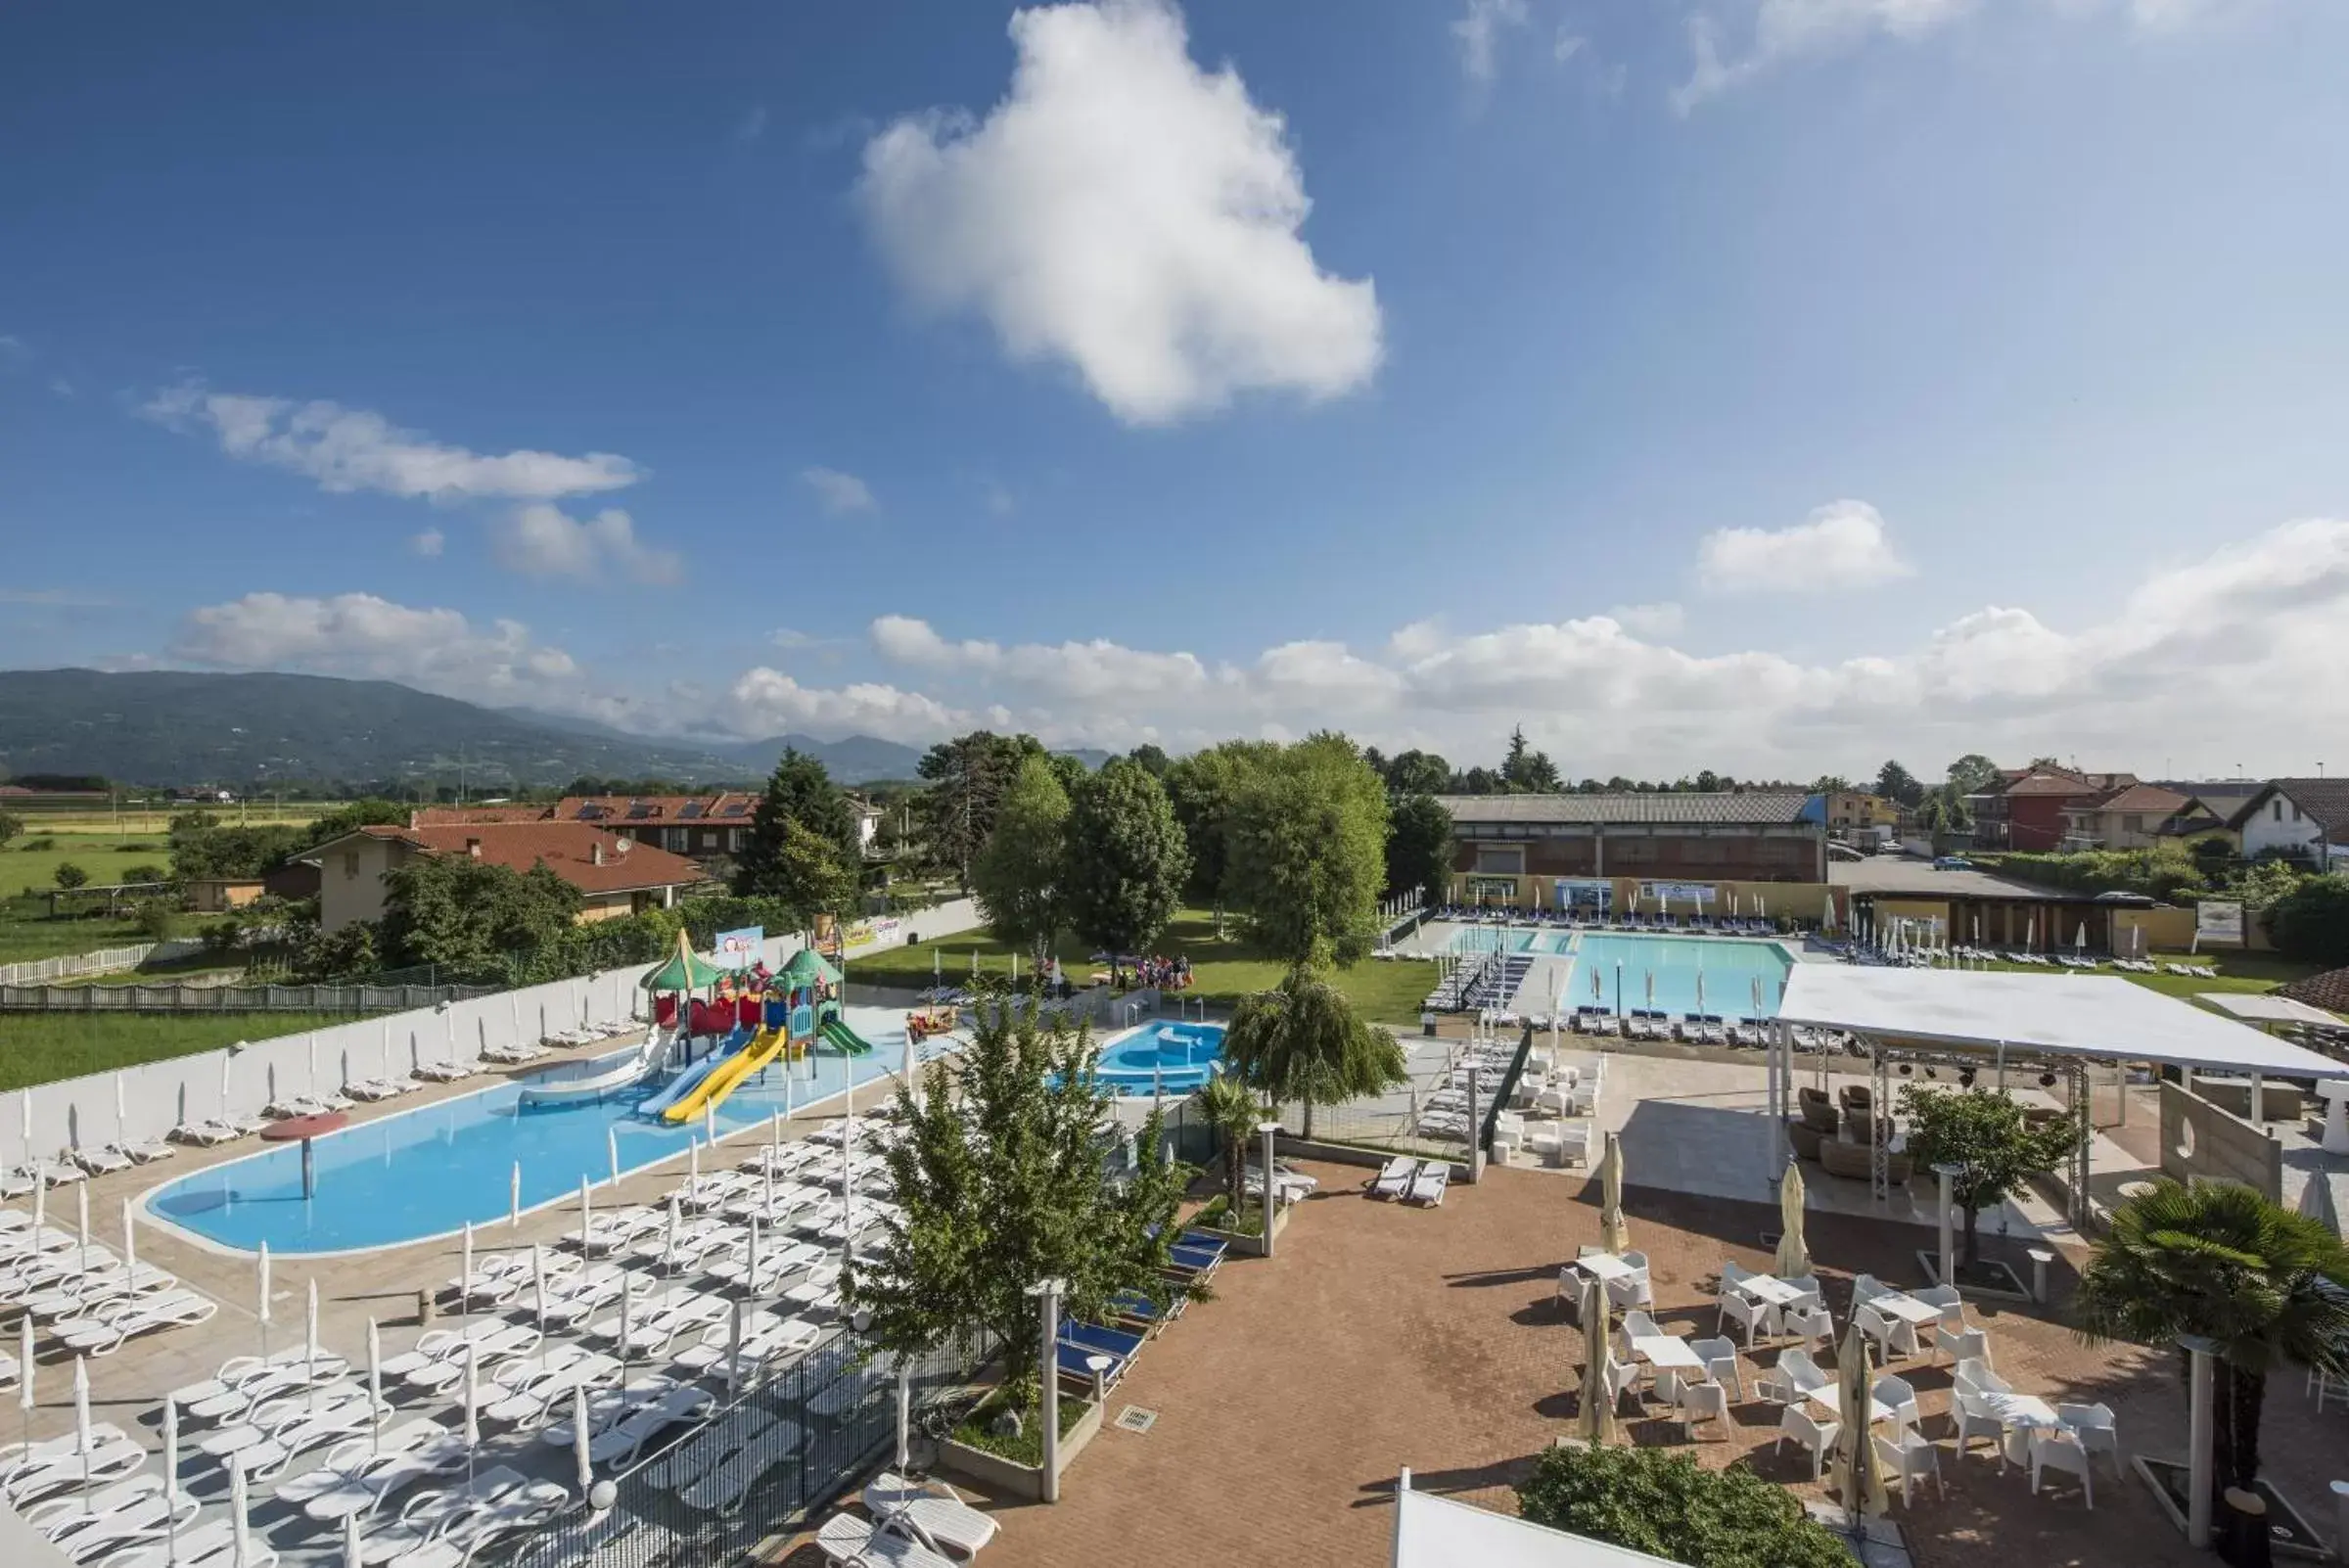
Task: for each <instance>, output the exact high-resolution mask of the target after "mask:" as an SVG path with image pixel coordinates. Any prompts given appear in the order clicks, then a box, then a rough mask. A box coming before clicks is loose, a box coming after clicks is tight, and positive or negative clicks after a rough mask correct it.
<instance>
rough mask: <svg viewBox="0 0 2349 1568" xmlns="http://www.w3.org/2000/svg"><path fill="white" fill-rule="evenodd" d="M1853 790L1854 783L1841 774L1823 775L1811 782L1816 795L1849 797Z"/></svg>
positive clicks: (1813, 792) (1812, 791) (1812, 790)
mask: <svg viewBox="0 0 2349 1568" xmlns="http://www.w3.org/2000/svg"><path fill="white" fill-rule="evenodd" d="M1851 788H1852V781H1851V780H1850V779H1848V778H1845V777H1844V776H1843V775H1842V774H1841V773H1821V774H1819V777H1817V778H1815V779H1813V780H1812V781H1811V793H1812V794H1814V795H1848V794H1850V793H1851Z"/></svg>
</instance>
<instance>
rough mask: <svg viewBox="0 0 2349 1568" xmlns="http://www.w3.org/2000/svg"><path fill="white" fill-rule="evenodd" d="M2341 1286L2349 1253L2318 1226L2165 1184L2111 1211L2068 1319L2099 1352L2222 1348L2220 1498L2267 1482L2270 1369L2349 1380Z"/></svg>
mask: <svg viewBox="0 0 2349 1568" xmlns="http://www.w3.org/2000/svg"><path fill="white" fill-rule="evenodd" d="M2341 1280H2349V1247H2344V1246H2343V1245H2342V1244H2341V1239H2340V1237H2339V1236H2337V1235H2335V1234H2333V1233H2332V1232H2331V1231H2330V1230H2328V1229H2327V1228H2326V1226H2325V1225H2324V1223H2323V1222H2319V1221H2316V1220H2311V1219H2306V1218H2304V1217H2302V1216H2300V1215H2296V1214H2293V1213H2291V1212H2290V1211H2289V1210H2286V1209H2284V1208H2283V1207H2281V1206H2280V1205H2279V1204H2274V1203H2270V1202H2269V1201H2268V1200H2267V1198H2266V1197H2265V1196H2263V1195H2262V1194H2260V1193H2258V1192H2256V1191H2254V1190H2253V1189H2251V1188H2250V1187H2246V1186H2243V1185H2241V1184H2239V1183H2237V1182H2233V1181H2198V1182H2196V1183H2195V1184H2194V1185H2193V1186H2191V1187H2185V1186H2181V1185H2179V1184H2178V1183H2177V1182H2175V1181H2170V1180H2167V1179H2164V1180H2160V1181H2156V1182H2155V1183H2154V1184H2153V1190H2152V1191H2150V1192H2148V1193H2145V1194H2143V1195H2142V1196H2140V1197H2137V1198H2133V1199H2131V1200H2130V1201H2128V1202H2126V1203H2123V1204H2122V1205H2121V1206H2120V1207H2119V1208H2117V1209H2115V1210H2114V1211H2113V1214H2112V1225H2111V1228H2110V1229H2108V1230H2107V1231H2106V1232H2105V1234H2104V1237H2103V1239H2102V1240H2100V1241H2098V1242H2097V1243H2096V1252H2095V1254H2094V1255H2093V1256H2092V1257H2091V1258H2090V1260H2089V1264H2088V1267H2087V1268H2084V1269H2082V1270H2081V1274H2080V1288H2079V1292H2078V1294H2077V1295H2076V1296H2075V1297H2074V1299H2073V1304H2072V1308H2073V1314H2074V1317H2075V1319H2076V1320H2077V1321H2078V1323H2079V1325H2080V1331H2081V1333H2082V1335H2083V1336H2084V1337H2086V1338H2088V1339H2090V1340H2091V1341H2097V1340H2107V1339H2131V1340H2136V1341H2137V1342H2139V1343H2140V1344H2144V1345H2154V1346H2165V1345H2168V1344H2171V1343H2173V1342H2174V1341H2175V1340H2177V1338H2178V1337H2179V1336H2180V1335H2189V1334H2190V1335H2200V1336H2203V1337H2205V1338H2208V1339H2212V1340H2215V1341H2217V1342H2218V1347H2219V1349H2218V1358H2219V1365H2218V1387H2217V1389H2216V1390H2215V1394H2216V1398H2215V1400H2214V1401H2213V1404H2214V1405H2215V1406H2216V1407H2217V1408H2216V1412H2215V1413H2216V1417H2217V1419H2216V1421H2215V1422H2214V1428H2215V1430H2214V1433H2213V1439H2214V1443H2213V1446H2214V1449H2215V1451H2216V1452H2215V1454H2214V1457H2215V1460H2216V1462H2215V1464H2214V1465H2213V1471H2214V1474H2213V1481H2214V1490H2217V1491H2219V1492H2222V1493H2223V1492H2224V1491H2225V1489H2227V1488H2229V1487H2242V1488H2245V1489H2248V1488H2249V1487H2251V1485H2252V1484H2253V1483H2254V1482H2255V1481H2257V1480H2258V1478H2259V1468H2260V1464H2259V1460H2260V1454H2259V1426H2260V1411H2261V1407H2262V1406H2263V1404H2264V1403H2265V1401H2266V1398H2267V1383H2268V1373H2269V1371H2270V1370H2271V1369H2272V1368H2274V1367H2276V1366H2277V1365H2279V1364H2280V1363H2282V1362H2286V1361H2289V1362H2292V1363H2295V1364H2297V1365H2301V1366H2307V1367H2311V1368H2314V1369H2317V1370H2321V1371H2325V1372H2329V1373H2330V1374H2332V1375H2333V1376H2335V1377H2343V1376H2349V1289H2344V1288H2343V1286H2342V1285H2341V1284H2339V1283H2338V1281H2341ZM2181 1354H2183V1352H2181ZM2221 1516H2222V1517H2224V1516H2225V1510H2224V1509H2222V1513H2221Z"/></svg>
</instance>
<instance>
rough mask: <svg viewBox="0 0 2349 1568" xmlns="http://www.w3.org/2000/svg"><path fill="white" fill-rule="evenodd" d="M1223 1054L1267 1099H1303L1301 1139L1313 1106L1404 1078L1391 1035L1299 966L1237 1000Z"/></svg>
mask: <svg viewBox="0 0 2349 1568" xmlns="http://www.w3.org/2000/svg"><path fill="white" fill-rule="evenodd" d="M1223 1061H1224V1064H1225V1066H1226V1067H1227V1068H1228V1069H1229V1070H1231V1071H1232V1072H1234V1073H1236V1074H1238V1075H1239V1077H1240V1078H1241V1079H1242V1080H1243V1081H1245V1082H1246V1083H1248V1084H1251V1085H1253V1086H1254V1087H1255V1088H1256V1089H1257V1090H1258V1091H1259V1092H1260V1093H1262V1094H1264V1095H1266V1096H1267V1098H1269V1099H1270V1100H1271V1101H1272V1102H1273V1103H1274V1104H1276V1105H1277V1104H1284V1103H1286V1102H1287V1101H1290V1100H1301V1101H1303V1102H1304V1104H1305V1135H1306V1136H1307V1137H1309V1138H1310V1137H1312V1136H1313V1107H1314V1106H1315V1105H1335V1104H1337V1103H1338V1102H1339V1101H1341V1100H1351V1099H1355V1098H1358V1097H1359V1096H1361V1095H1364V1094H1376V1093H1379V1092H1380V1091H1382V1090H1385V1089H1390V1088H1396V1087H1400V1086H1401V1085H1402V1084H1405V1083H1408V1082H1409V1079H1408V1077H1407V1076H1406V1075H1405V1072H1404V1070H1403V1047H1402V1046H1401V1045H1400V1044H1398V1043H1396V1039H1395V1037H1394V1036H1392V1035H1390V1034H1388V1033H1387V1032H1386V1031H1385V1030H1383V1029H1373V1028H1372V1027H1371V1026H1370V1025H1368V1024H1366V1023H1364V1022H1362V1019H1361V1015H1360V1014H1359V1013H1357V1012H1356V1011H1355V1010H1354V1004H1353V1003H1352V1002H1350V1001H1348V1000H1347V999H1346V993H1345V992H1342V991H1340V990H1338V988H1337V987H1335V986H1333V985H1331V984H1330V983H1329V982H1328V981H1327V980H1326V979H1324V978H1322V976H1321V974H1320V973H1319V972H1318V971H1316V970H1314V969H1312V968H1310V967H1307V966H1304V965H1300V966H1299V967H1297V968H1295V969H1292V970H1290V971H1289V972H1288V974H1287V975H1285V976H1283V977H1282V979H1281V982H1280V984H1279V985H1277V986H1275V987H1273V988H1272V989H1271V990H1270V991H1260V992H1253V993H1252V994H1250V995H1247V996H1244V997H1242V998H1241V999H1240V1005H1239V1006H1238V1007H1237V1008H1235V1009H1234V1010H1233V1012H1232V1015H1231V1027H1230V1028H1229V1029H1227V1030H1225V1031H1224V1034H1223Z"/></svg>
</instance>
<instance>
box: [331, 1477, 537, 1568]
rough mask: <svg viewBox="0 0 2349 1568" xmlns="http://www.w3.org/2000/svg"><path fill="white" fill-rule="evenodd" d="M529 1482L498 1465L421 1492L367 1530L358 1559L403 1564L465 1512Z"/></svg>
mask: <svg viewBox="0 0 2349 1568" xmlns="http://www.w3.org/2000/svg"><path fill="white" fill-rule="evenodd" d="M528 1484H530V1483H529V1480H528V1478H527V1477H525V1476H524V1475H523V1473H522V1472H521V1471H519V1470H517V1469H515V1468H514V1467H513V1466H511V1465H505V1464H496V1465H491V1466H489V1467H488V1468H487V1469H484V1470H480V1471H477V1472H476V1473H475V1474H474V1475H473V1477H472V1478H471V1479H470V1480H468V1481H465V1482H463V1483H461V1484H460V1485H457V1486H453V1487H439V1488H436V1489H435V1490H433V1491H431V1492H419V1493H418V1494H416V1496H414V1497H412V1498H410V1499H408V1500H407V1501H406V1502H405V1503H403V1504H401V1506H400V1510H399V1517H398V1518H397V1519H394V1520H393V1521H392V1522H391V1523H390V1524H388V1525H381V1526H374V1527H370V1528H369V1529H368V1530H367V1531H366V1533H365V1534H364V1535H363V1536H362V1537H361V1538H360V1549H359V1560H360V1561H361V1562H362V1563H364V1564H367V1565H369V1568H373V1565H375V1564H378V1563H389V1562H402V1563H404V1562H405V1561H406V1560H407V1554H408V1553H410V1552H414V1551H419V1550H421V1549H423V1548H424V1547H425V1546H426V1545H428V1544H430V1543H431V1542H432V1541H434V1540H435V1539H437V1538H438V1536H439V1534H440V1533H441V1532H442V1531H443V1530H445V1529H447V1528H448V1527H449V1526H451V1525H452V1524H454V1523H455V1521H456V1520H458V1519H459V1518H462V1517H463V1516H464V1515H465V1514H467V1513H470V1512H472V1511H473V1510H475V1509H477V1508H481V1507H484V1506H486V1505H488V1504H490V1503H493V1502H495V1501H497V1499H500V1498H503V1497H506V1496H507V1495H509V1494H510V1493H512V1492H514V1491H515V1490H516V1489H517V1488H520V1487H523V1486H526V1485H528Z"/></svg>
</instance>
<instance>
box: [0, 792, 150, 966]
mask: <svg viewBox="0 0 2349 1568" xmlns="http://www.w3.org/2000/svg"><path fill="white" fill-rule="evenodd" d="M49 837H54V838H55V839H56V844H55V846H54V847H53V848H48V849H26V848H25V845H26V844H28V843H38V842H39V841H41V840H42V839H44V838H49ZM67 861H71V862H72V863H73V864H75V865H77V866H79V867H81V868H82V870H84V871H86V872H88V873H89V876H90V881H89V885H90V886H91V887H104V886H106V885H108V884H110V883H117V882H120V881H121V880H122V878H123V875H124V873H126V872H128V871H130V870H131V869H133V868H134V867H139V866H148V867H153V868H154V869H156V870H159V871H168V870H169V869H170V867H171V848H170V846H169V845H168V844H166V843H165V842H164V841H163V839H162V837H161V835H160V834H155V835H139V834H117V833H58V834H55V835H52V834H50V833H49V832H48V831H47V829H45V828H43V827H38V826H28V827H27V828H26V830H25V832H24V833H23V836H22V837H19V838H17V839H14V840H11V841H10V842H9V843H7V844H0V964H11V963H16V962H19V961H20V960H23V959H26V958H55V957H59V956H61V955H64V954H67V953H77V952H90V951H93V950H95V949H97V948H99V947H127V946H131V945H135V944H138V943H142V942H146V941H148V940H149V939H148V937H147V935H146V934H145V933H144V932H142V931H141V930H140V929H139V926H138V922H137V921H136V920H133V919H131V918H130V913H129V908H128V906H127V905H125V906H123V908H122V910H121V911H120V913H119V916H118V917H117V918H113V919H110V918H108V917H107V916H106V914H105V913H104V908H105V906H104V905H103V904H99V905H98V909H99V912H98V913H96V914H74V915H65V916H61V917H59V918H56V919H52V918H50V915H49V900H48V899H44V898H42V897H40V895H41V894H43V893H46V892H47V891H48V890H49V889H51V888H53V887H55V886H56V885H57V880H56V879H57V868H58V867H59V866H61V865H64V864H65V863H66V862H67ZM67 907H69V908H71V907H74V905H71V904H69V905H68V906H67ZM173 925H174V929H175V930H177V931H182V932H184V931H186V930H188V929H191V926H192V921H191V919H190V917H188V916H185V915H182V916H180V917H178V918H177V919H176V920H175V921H174V922H173Z"/></svg>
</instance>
